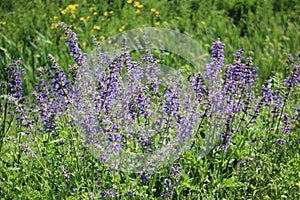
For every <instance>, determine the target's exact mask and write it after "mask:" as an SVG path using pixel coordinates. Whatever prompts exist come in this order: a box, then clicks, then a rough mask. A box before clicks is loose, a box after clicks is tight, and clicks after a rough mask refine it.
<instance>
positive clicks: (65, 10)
mask: <svg viewBox="0 0 300 200" xmlns="http://www.w3.org/2000/svg"><path fill="white" fill-rule="evenodd" d="M67 12H68V11H67V9H64V10H61V11H60V13H61V14H63V15H65V14H67Z"/></svg>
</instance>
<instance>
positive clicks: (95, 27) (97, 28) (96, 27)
mask: <svg viewBox="0 0 300 200" xmlns="http://www.w3.org/2000/svg"><path fill="white" fill-rule="evenodd" d="M93 28H94V29H95V30H98V31H99V30H100V29H101V26H97V25H94V27H93Z"/></svg>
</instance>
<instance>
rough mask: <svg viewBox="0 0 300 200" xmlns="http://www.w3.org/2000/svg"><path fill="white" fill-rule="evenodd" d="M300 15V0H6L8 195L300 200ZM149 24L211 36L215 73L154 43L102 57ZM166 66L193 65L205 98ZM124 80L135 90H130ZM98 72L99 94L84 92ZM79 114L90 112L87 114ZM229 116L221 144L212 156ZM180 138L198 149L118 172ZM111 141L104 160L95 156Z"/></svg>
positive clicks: (0, 110)
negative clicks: (104, 48)
mask: <svg viewBox="0 0 300 200" xmlns="http://www.w3.org/2000/svg"><path fill="white" fill-rule="evenodd" d="M299 10H300V4H299V3H298V2H297V1H296V0H292V1H285V0H283V1H275V0H269V1H254V0H253V1H252V0H250V1H245V0H229V1H202V0H190V1H187V0H184V1H179V0H171V1H167V0H161V1H142V0H140V1H132V0H126V1H125V0H119V1H116V0H107V1H101V2H100V3H98V2H97V1H87V0H84V1H81V2H80V3H79V2H78V3H74V2H73V1H58V0H54V1H48V0H33V1H30V2H28V1H25V0H20V1H2V2H1V5H0V11H1V12H0V38H1V39H0V56H1V60H0V65H1V68H0V86H1V87H0V196H1V198H4V199H101V198H106V199H298V198H300V172H299V171H300V153H299V152H300V151H299V149H300V129H299V127H300V123H299V119H300V104H299V102H298V98H299V95H300V89H299V72H300V70H299V67H300V61H299V54H300V49H299V48H300V37H299V31H300V28H299V26H300V24H299V22H300V13H299ZM62 22H64V23H62ZM68 25H69V26H68ZM143 25H144V26H146V27H147V26H148V27H158V28H168V29H172V30H175V31H177V32H180V33H182V34H186V35H189V36H190V37H191V38H193V39H195V40H197V41H199V43H200V44H201V45H202V47H203V49H204V50H205V51H206V53H207V54H209V55H210V59H209V61H208V63H207V65H206V71H205V72H204V73H198V72H197V71H193V70H192V69H191V67H190V66H189V63H187V62H186V60H184V59H181V58H179V57H178V56H176V55H173V54H171V53H168V52H166V53H165V54H163V53H164V52H159V53H157V52H154V51H152V48H151V45H150V46H148V47H147V48H142V49H140V51H135V52H131V49H128V48H127V47H128V46H127V45H128V44H126V41H124V44H123V48H122V49H119V50H120V52H121V54H120V55H118V56H117V58H115V59H114V60H110V58H108V57H106V56H105V55H103V54H95V52H98V51H101V42H102V41H104V40H106V39H107V38H109V37H110V36H113V35H115V34H118V33H122V32H124V31H127V30H131V29H133V28H141V27H142V26H143ZM144 34H145V35H147V32H146V31H145V32H144ZM92 53H94V54H95V55H97V56H96V57H95V58H93V59H95V60H94V62H92V63H89V62H91V58H90V57H89V56H91V54H92ZM160 53H161V54H160ZM161 55H165V56H164V57H163V59H162V57H161ZM159 60H164V62H165V63H167V64H168V63H173V65H177V66H176V68H177V69H178V71H180V70H179V69H181V70H183V74H182V77H185V78H186V79H185V81H187V82H188V83H189V84H190V86H191V88H192V91H189V92H190V93H192V94H193V95H194V98H192V97H190V96H188V95H186V94H185V96H186V98H181V96H182V93H183V91H184V89H185V88H180V87H181V82H180V81H184V80H181V79H178V80H171V81H169V82H167V83H168V84H167V85H161V84H160V82H159V81H158V80H157V79H156V78H155V77H156V76H158V75H159V72H158V71H159V70H158V66H159V65H158V61H159ZM174 63H175V64H174ZM87 65H91V66H92V68H93V70H95V71H92V70H89V69H88V68H86V66H87ZM143 66H147V69H145V68H144V67H143ZM147 70H148V71H147ZM146 71H147V72H149V71H151V73H150V72H149V73H146ZM95 72H100V73H95ZM178 73H180V72H178ZM124 75H127V78H128V82H129V86H131V87H128V88H133V89H131V90H130V89H128V91H127V93H126V95H125V93H124V88H123V87H122V84H120V82H121V80H122V79H123V78H124ZM216 76H219V80H220V81H215V79H214V78H215V77H216ZM90 77H93V78H95V80H97V85H96V86H95V85H93V86H91V85H84V86H85V87H83V85H80V84H79V83H81V81H82V80H86V79H87V78H90ZM145 77H147V79H146V80H147V81H148V82H146V84H145V83H143V84H142V83H141V82H142V80H145ZM211 82H214V84H216V85H217V86H216V88H218V89H219V90H218V91H217V94H216V93H215V92H216V91H215V89H213V88H212V87H210V84H211ZM83 91H85V92H87V94H89V95H88V97H85V98H90V100H91V101H92V106H91V108H90V107H86V106H85V104H84V102H85V100H86V99H85V98H82V97H83V96H84V94H83ZM121 100H123V101H124V105H122V106H123V107H122V112H121V114H120V112H119V111H118V108H117V106H116V105H119V104H118V103H119V102H120V101H121ZM158 102H159V103H158ZM216 102H218V103H217V104H218V106H219V107H217V108H218V109H216ZM85 103H86V102H85ZM153 105H158V108H159V109H157V107H155V106H154V107H155V108H156V109H157V110H159V116H161V117H157V116H158V115H154V113H153V112H151V111H152V110H153V108H154V107H153ZM74 107H75V108H76V112H79V113H84V114H83V115H82V116H80V117H79V118H76V117H75V118H74V115H72V114H73V113H72V109H71V108H74ZM196 107H197V109H195V108H196ZM70 110H71V111H70ZM157 110H155V112H158V111H157ZM215 112H220V113H222V115H218V116H216V117H217V119H218V123H217V124H218V127H219V129H218V132H216V136H217V142H216V144H215V146H214V147H213V148H212V149H211V151H210V152H209V153H208V154H207V155H206V156H205V157H203V158H199V157H198V155H199V154H201V151H203V141H205V140H206V139H207V132H208V131H209V130H210V126H211V125H212V124H211V121H210V120H211V117H212V115H213V114H214V113H215ZM85 113H87V114H85ZM153 116H154V117H153ZM125 118H126V119H127V121H125V120H124V119H125ZM96 125H97V126H96ZM156 125H157V127H160V128H155V131H156V134H154V135H151V137H150V136H149V134H148V133H147V130H149V129H148V127H150V126H151V127H156ZM195 126H196V127H197V129H196V130H195V136H196V137H194V138H193V139H192V140H191V141H188V139H187V138H188V137H189V136H190V134H191V133H190V132H189V131H186V130H190V129H191V130H192V128H191V127H195ZM97 127H100V128H97ZM161 127H164V128H163V129H161ZM187 127H188V128H187ZM189 128H190V129H189ZM99 132H101V134H100V136H101V137H104V139H103V138H101V139H103V140H101V141H98V140H96V139H95V138H96V136H97V137H98V135H97V134H98V133H99ZM82 133H84V134H82ZM100 136H99V137H100ZM176 138H177V139H178V141H180V142H186V141H188V142H190V143H191V145H190V148H189V149H187V150H186V151H184V152H183V153H182V155H180V156H178V158H177V159H176V160H174V162H172V163H170V164H169V165H167V166H164V167H162V168H160V169H153V170H145V171H142V172H139V173H130V172H128V171H122V170H118V169H114V168H113V167H112V166H110V163H107V158H108V157H109V156H110V155H112V154H115V155H119V153H120V152H122V150H124V149H129V150H130V151H132V152H135V153H137V154H145V153H146V154H149V155H151V154H152V152H155V151H156V150H157V149H160V148H161V149H163V148H164V145H165V143H164V142H165V141H170V140H175V139H176ZM99 142H100V143H101V142H102V143H101V145H103V146H104V147H103V148H104V150H105V151H104V152H101V153H102V155H101V156H100V157H101V158H100V157H96V156H95V154H93V153H92V152H91V150H90V149H88V145H95V144H96V143H97V144H99ZM106 152H107V154H106ZM166 156H168V155H166Z"/></svg>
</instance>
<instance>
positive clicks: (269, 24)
mask: <svg viewBox="0 0 300 200" xmlns="http://www.w3.org/2000/svg"><path fill="white" fill-rule="evenodd" d="M299 11H300V4H299V3H298V1H297V0H281V1H277V0H264V1H256V0H249V1H246V0H228V1H214V0H211V1H207V0H155V1H146V0H140V1H132V0H106V1H104V0H101V1H96V0H93V1H87V0H83V1H77V2H76V1H71V0H66V1H62V0H51V1H50V0H33V1H26V0H18V1H17V0H10V1H9V0H2V1H1V4H0V57H1V60H0V64H1V72H0V79H3V78H4V77H3V76H4V72H3V70H4V66H7V65H8V64H9V63H10V62H11V61H12V60H13V59H18V58H19V57H20V58H22V59H23V63H24V67H25V70H26V74H27V76H26V83H25V87H30V86H31V85H32V83H33V82H35V79H36V76H35V71H36V69H37V68H38V67H41V66H47V65H49V64H50V62H49V60H48V59H47V54H49V53H51V54H52V55H53V56H54V57H56V58H57V60H58V63H59V64H60V65H61V66H62V67H63V68H64V69H65V70H67V68H68V66H69V65H71V64H73V63H72V61H71V60H72V59H70V57H69V56H68V55H69V53H68V47H67V45H66V44H64V42H63V41H64V34H63V30H60V29H57V28H56V24H57V23H58V22H60V21H64V22H65V23H67V24H69V25H70V27H71V28H72V29H73V31H75V32H76V33H77V35H78V38H79V44H80V46H81V48H82V49H83V51H84V52H87V53H89V52H91V51H92V50H93V49H94V46H93V42H92V39H91V37H92V35H95V36H96V39H97V41H99V42H101V41H102V40H105V39H106V38H107V37H109V36H113V35H114V34H117V33H120V32H123V31H126V30H130V29H133V28H140V27H141V26H142V25H145V26H152V27H161V28H169V29H172V30H177V31H180V32H182V33H186V34H188V35H189V36H191V37H192V38H193V39H196V40H197V41H199V42H200V43H201V44H203V48H204V49H205V50H206V51H207V53H209V50H210V46H211V44H212V42H214V41H216V40H217V39H218V38H220V39H221V41H222V42H223V43H225V44H226V47H225V56H226V59H230V60H227V61H231V59H232V57H231V55H232V54H233V53H235V51H236V50H238V49H240V48H245V50H246V56H251V57H253V60H254V64H255V66H258V67H259V76H260V83H259V84H261V83H262V82H263V80H265V79H266V78H268V77H269V76H270V75H271V74H272V73H273V72H282V73H283V74H284V72H285V64H284V63H285V62H286V60H287V57H286V53H291V54H298V55H299V54H300V37H299V31H300V13H299Z"/></svg>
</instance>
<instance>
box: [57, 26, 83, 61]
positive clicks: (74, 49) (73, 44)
mask: <svg viewBox="0 0 300 200" xmlns="http://www.w3.org/2000/svg"><path fill="white" fill-rule="evenodd" d="M57 27H61V28H63V29H64V31H65V34H66V35H67V36H68V37H69V39H67V40H65V42H66V43H68V44H69V47H70V48H71V50H70V52H71V54H72V57H73V59H74V60H75V62H76V63H78V64H81V63H83V62H85V61H86V58H87V54H85V53H82V52H81V49H80V48H79V46H78V44H77V41H78V38H77V37H76V33H75V32H72V30H71V29H70V28H69V27H68V26H67V25H66V24H65V23H63V22H60V23H58V24H57Z"/></svg>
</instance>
